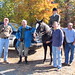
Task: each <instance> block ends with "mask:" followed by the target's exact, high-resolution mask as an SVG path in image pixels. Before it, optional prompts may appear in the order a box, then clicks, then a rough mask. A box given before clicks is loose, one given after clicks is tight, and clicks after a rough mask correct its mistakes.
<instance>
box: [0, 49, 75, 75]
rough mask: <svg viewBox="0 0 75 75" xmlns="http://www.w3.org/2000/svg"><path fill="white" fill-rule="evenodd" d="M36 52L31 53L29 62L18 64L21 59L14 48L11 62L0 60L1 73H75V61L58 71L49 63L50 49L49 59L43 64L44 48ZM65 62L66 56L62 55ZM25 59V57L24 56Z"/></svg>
mask: <svg viewBox="0 0 75 75" xmlns="http://www.w3.org/2000/svg"><path fill="white" fill-rule="evenodd" d="M33 53H34V54H31V55H29V57H28V61H29V64H28V65H26V64H24V62H23V63H22V64H16V63H17V62H18V60H19V58H18V55H17V54H16V52H15V51H14V50H9V58H8V61H9V62H10V64H2V62H3V59H1V61H0V73H1V74H0V75H2V74H4V75H75V61H74V62H73V64H72V66H63V68H62V71H57V70H56V68H53V67H52V66H51V65H49V50H48V52H47V60H46V62H45V63H44V64H43V63H42V60H43V48H40V49H37V50H36V51H35V52H33ZM62 59H63V60H62V62H64V56H62ZM23 61H24V58H23Z"/></svg>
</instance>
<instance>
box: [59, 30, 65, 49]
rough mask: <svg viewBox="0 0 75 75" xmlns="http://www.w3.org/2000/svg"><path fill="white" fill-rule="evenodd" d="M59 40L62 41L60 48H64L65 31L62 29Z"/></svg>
mask: <svg viewBox="0 0 75 75" xmlns="http://www.w3.org/2000/svg"><path fill="white" fill-rule="evenodd" d="M59 35H60V36H59V42H60V46H59V50H60V49H61V48H62V45H63V40H64V33H63V31H62V30H60V33H59Z"/></svg>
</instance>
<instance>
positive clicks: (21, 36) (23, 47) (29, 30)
mask: <svg viewBox="0 0 75 75" xmlns="http://www.w3.org/2000/svg"><path fill="white" fill-rule="evenodd" d="M34 31H35V28H33V27H30V26H28V25H27V21H26V20H22V26H20V27H19V28H18V32H17V34H16V38H17V39H18V42H17V44H18V45H17V46H18V47H19V48H18V52H19V58H20V60H19V61H18V63H21V62H22V56H24V57H25V63H26V64H27V62H28V61H27V56H28V50H29V47H30V46H31V41H32V39H33V35H32V34H33V33H34Z"/></svg>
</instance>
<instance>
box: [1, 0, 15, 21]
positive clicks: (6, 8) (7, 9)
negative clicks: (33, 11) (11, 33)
mask: <svg viewBox="0 0 75 75" xmlns="http://www.w3.org/2000/svg"><path fill="white" fill-rule="evenodd" d="M2 2H3V7H1V8H0V21H3V19H4V17H8V18H9V19H10V20H11V21H12V20H13V19H12V18H13V16H14V11H13V10H14V3H13V2H12V0H3V1H2Z"/></svg>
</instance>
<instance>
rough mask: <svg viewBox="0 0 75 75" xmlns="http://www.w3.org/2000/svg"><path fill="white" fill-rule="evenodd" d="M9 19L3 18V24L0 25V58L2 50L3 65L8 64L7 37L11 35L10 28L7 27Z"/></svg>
mask: <svg viewBox="0 0 75 75" xmlns="http://www.w3.org/2000/svg"><path fill="white" fill-rule="evenodd" d="M8 23H9V19H8V18H4V24H3V25H0V58H1V56H2V52H3V49H4V63H8V61H7V58H8V47H9V37H10V35H11V33H12V28H11V27H10V26H9V25H8Z"/></svg>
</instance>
